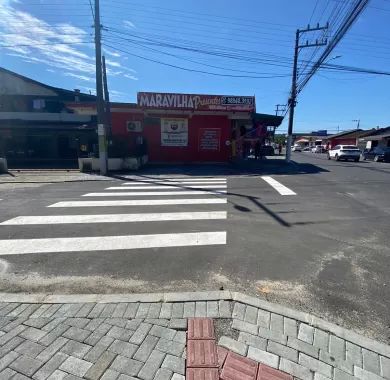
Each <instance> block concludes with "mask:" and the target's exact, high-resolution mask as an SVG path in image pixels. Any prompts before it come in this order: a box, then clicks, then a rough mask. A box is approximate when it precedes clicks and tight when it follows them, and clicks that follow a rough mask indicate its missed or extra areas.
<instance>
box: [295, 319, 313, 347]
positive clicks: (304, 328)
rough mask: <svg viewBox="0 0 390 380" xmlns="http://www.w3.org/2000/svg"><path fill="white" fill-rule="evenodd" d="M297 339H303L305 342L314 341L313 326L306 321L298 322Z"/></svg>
mask: <svg viewBox="0 0 390 380" xmlns="http://www.w3.org/2000/svg"><path fill="white" fill-rule="evenodd" d="M298 339H299V340H303V341H304V342H306V343H309V344H313V341H314V328H313V327H312V326H309V325H307V324H306V323H300V324H299V331H298Z"/></svg>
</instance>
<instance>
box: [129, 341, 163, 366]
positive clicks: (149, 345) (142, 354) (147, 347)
mask: <svg viewBox="0 0 390 380" xmlns="http://www.w3.org/2000/svg"><path fill="white" fill-rule="evenodd" d="M158 341H159V338H158V337H156V336H152V335H148V336H147V337H146V338H145V340H144V341H143V342H142V344H141V346H139V348H138V346H135V347H136V350H137V349H138V350H137V352H136V354H135V355H134V359H136V360H139V361H141V362H146V360H148V357H149V356H150V354H151V353H152V351H153V350H154V347H155V346H156V344H157V342H158ZM160 351H161V350H160Z"/></svg>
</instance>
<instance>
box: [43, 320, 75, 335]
mask: <svg viewBox="0 0 390 380" xmlns="http://www.w3.org/2000/svg"><path fill="white" fill-rule="evenodd" d="M65 320H66V318H54V319H52V320H51V321H50V322H49V323H48V324H47V325H45V326H44V327H42V330H43V331H47V332H53V330H54V329H55V328H58V327H59V325H61V324H62V323H63V322H64V321H65ZM60 327H63V328H65V329H66V330H67V329H68V328H69V326H60Z"/></svg>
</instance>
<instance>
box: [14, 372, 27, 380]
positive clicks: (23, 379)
mask: <svg viewBox="0 0 390 380" xmlns="http://www.w3.org/2000/svg"><path fill="white" fill-rule="evenodd" d="M12 379H13V380H30V378H29V377H27V376H24V375H22V374H21V373H17V374H15V376H14V377H13V378H12Z"/></svg>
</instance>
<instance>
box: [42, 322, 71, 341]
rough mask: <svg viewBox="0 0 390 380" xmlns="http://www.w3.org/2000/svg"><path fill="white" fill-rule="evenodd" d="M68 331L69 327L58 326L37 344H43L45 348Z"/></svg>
mask: <svg viewBox="0 0 390 380" xmlns="http://www.w3.org/2000/svg"><path fill="white" fill-rule="evenodd" d="M45 327H46V326H45ZM68 329H69V326H65V325H58V326H57V327H55V328H54V329H53V330H52V331H50V332H49V333H48V334H47V335H45V336H44V337H43V338H42V339H41V340H40V341H39V343H41V344H44V345H45V346H49V345H50V344H52V343H53V342H54V341H55V340H56V339H57V338H58V337H59V336H61V335H62V334H63V333H64V332H65V331H66V330H68Z"/></svg>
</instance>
